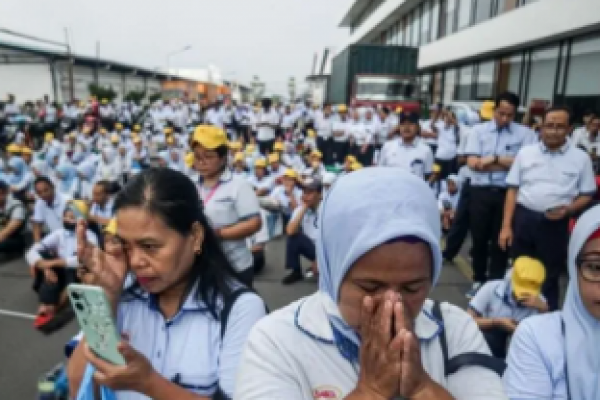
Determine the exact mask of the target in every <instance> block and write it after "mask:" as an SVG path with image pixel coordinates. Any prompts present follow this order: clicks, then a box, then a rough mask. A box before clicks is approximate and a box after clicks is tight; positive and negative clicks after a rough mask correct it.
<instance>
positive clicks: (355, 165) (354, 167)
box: [350, 161, 363, 172]
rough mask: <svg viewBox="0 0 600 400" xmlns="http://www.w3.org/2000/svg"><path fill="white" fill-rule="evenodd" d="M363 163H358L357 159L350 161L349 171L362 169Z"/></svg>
mask: <svg viewBox="0 0 600 400" xmlns="http://www.w3.org/2000/svg"><path fill="white" fill-rule="evenodd" d="M362 168H363V165H362V164H361V163H359V162H358V161H355V162H353V163H352V165H351V166H350V170H351V171H353V172H354V171H358V170H359V169H362Z"/></svg>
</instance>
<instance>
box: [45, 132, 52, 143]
mask: <svg viewBox="0 0 600 400" xmlns="http://www.w3.org/2000/svg"><path fill="white" fill-rule="evenodd" d="M53 140H54V133H52V132H46V134H45V135H44V141H46V142H51V141H53Z"/></svg>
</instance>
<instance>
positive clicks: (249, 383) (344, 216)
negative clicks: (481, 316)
mask: <svg viewBox="0 0 600 400" xmlns="http://www.w3.org/2000/svg"><path fill="white" fill-rule="evenodd" d="M356 193H372V194H373V195H372V196H358V197H357V196H356ZM375 194H376V195H375ZM320 214H321V215H320V218H319V220H318V224H319V227H318V232H317V234H318V240H317V244H318V245H317V259H318V264H319V270H320V273H321V275H320V285H319V287H320V291H319V292H317V293H315V294H314V295H312V296H309V297H307V298H305V299H303V300H301V301H298V302H295V303H293V304H291V305H290V306H288V307H286V308H284V309H282V310H280V311H277V312H275V313H273V314H271V315H270V316H268V317H266V318H264V319H263V320H262V321H261V322H259V323H258V324H257V325H256V327H255V328H254V329H253V330H252V332H251V333H250V337H249V338H248V343H247V344H246V348H245V351H244V356H243V358H242V362H241V364H240V373H239V374H238V379H237V385H236V392H235V396H234V398H235V399H236V400H259V399H260V400H263V399H286V400H301V399H302V400H312V399H315V398H332V399H346V400H359V399H365V400H366V399H369V400H372V399H375V400H391V399H396V398H406V399H418V400H425V399H428V400H429V399H431V400H433V399H435V400H446V399H454V398H456V399H470V400H472V399H482V400H483V399H486V400H490V399H505V398H506V397H505V395H504V390H503V387H502V380H501V378H500V377H499V376H498V374H497V373H496V372H493V371H492V370H490V369H488V368H486V367H484V366H479V365H476V364H475V363H471V362H463V364H462V366H463V368H460V367H461V365H458V363H457V362H454V363H453V361H454V360H458V358H454V357H456V356H458V355H463V354H464V353H477V354H476V355H477V356H478V358H479V359H486V360H489V361H493V359H492V357H491V356H490V355H489V349H488V347H487V345H486V344H485V341H484V339H483V336H482V335H481V332H480V331H479V329H478V327H477V325H476V324H475V322H474V321H473V320H472V318H471V317H470V316H469V315H468V314H467V313H465V312H464V311H462V310H460V309H459V308H458V307H455V306H452V305H450V304H442V305H441V306H440V305H439V303H434V302H433V301H431V300H427V296H428V295H429V293H430V291H431V289H432V287H433V286H434V285H435V284H436V282H437V280H438V278H439V276H440V271H441V266H442V255H441V252H440V247H439V240H440V220H439V217H438V214H437V204H436V201H435V199H434V197H433V195H432V194H431V190H430V189H429V187H428V186H427V184H425V183H424V182H423V181H422V180H421V179H419V178H418V177H415V176H413V175H412V174H410V173H408V172H404V171H400V170H396V169H394V168H366V169H364V170H361V171H357V172H355V173H352V174H350V175H348V176H346V177H344V178H342V179H340V180H339V181H338V182H337V183H336V184H335V185H334V186H333V187H332V188H331V190H330V191H329V193H328V195H327V197H326V198H325V200H324V202H323V204H322V206H321V212H320ZM434 315H438V316H439V317H434ZM446 356H448V357H452V359H451V360H450V361H449V362H448V363H447V364H446V363H445V360H447V357H446ZM482 364H483V363H482ZM446 365H447V367H448V368H445V366H446ZM453 365H454V367H452V366H453Z"/></svg>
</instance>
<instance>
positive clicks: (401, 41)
mask: <svg viewBox="0 0 600 400" xmlns="http://www.w3.org/2000/svg"><path fill="white" fill-rule="evenodd" d="M404 24H405V19H402V21H398V45H399V46H402V45H404Z"/></svg>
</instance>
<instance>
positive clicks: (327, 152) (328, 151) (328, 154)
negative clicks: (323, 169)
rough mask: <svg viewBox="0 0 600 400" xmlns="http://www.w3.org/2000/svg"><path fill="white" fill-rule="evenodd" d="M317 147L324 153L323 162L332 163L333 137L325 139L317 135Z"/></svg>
mask: <svg viewBox="0 0 600 400" xmlns="http://www.w3.org/2000/svg"><path fill="white" fill-rule="evenodd" d="M317 148H318V149H319V151H320V152H321V153H323V164H325V165H331V164H332V163H333V162H332V149H333V139H332V138H329V139H323V138H322V137H320V136H318V137H317Z"/></svg>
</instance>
